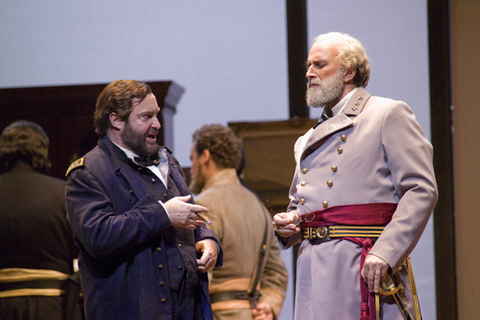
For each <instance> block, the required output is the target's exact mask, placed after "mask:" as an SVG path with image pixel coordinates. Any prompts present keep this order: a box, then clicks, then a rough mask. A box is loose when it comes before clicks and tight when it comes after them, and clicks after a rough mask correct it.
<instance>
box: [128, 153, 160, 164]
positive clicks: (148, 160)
mask: <svg viewBox="0 0 480 320" xmlns="http://www.w3.org/2000/svg"><path fill="white" fill-rule="evenodd" d="M133 160H135V162H136V163H138V164H139V165H141V166H144V167H148V166H154V165H155V166H156V165H158V163H159V161H158V154H154V155H152V156H150V157H134V158H133Z"/></svg>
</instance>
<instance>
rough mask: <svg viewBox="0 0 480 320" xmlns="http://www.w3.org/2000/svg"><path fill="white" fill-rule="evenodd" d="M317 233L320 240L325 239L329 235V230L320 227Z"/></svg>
mask: <svg viewBox="0 0 480 320" xmlns="http://www.w3.org/2000/svg"><path fill="white" fill-rule="evenodd" d="M315 233H316V234H317V237H318V238H320V239H323V238H325V237H326V236H327V235H328V228H327V227H318V228H317V229H316V230H315Z"/></svg>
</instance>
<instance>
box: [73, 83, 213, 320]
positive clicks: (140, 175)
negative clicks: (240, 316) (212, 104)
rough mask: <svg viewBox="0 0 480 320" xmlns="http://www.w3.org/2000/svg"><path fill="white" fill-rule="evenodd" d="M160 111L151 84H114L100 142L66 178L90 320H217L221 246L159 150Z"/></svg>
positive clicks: (103, 109)
mask: <svg viewBox="0 0 480 320" xmlns="http://www.w3.org/2000/svg"><path fill="white" fill-rule="evenodd" d="M159 111H160V108H159V107H158V104H157V101H156V98H155V96H154V95H153V93H152V91H151V88H150V86H148V85H147V84H146V83H144V82H141V81H135V80H117V81H114V82H112V83H111V84H109V85H108V86H107V87H106V88H105V89H104V90H103V91H102V93H101V94H100V96H99V97H98V100H97V104H96V110H95V115H94V123H95V128H96V132H97V133H98V134H99V135H100V140H99V142H98V145H97V146H96V147H95V148H94V149H93V150H92V151H90V152H89V153H87V154H86V155H85V156H84V157H83V158H81V159H79V160H77V161H75V162H74V163H73V164H72V165H71V166H70V168H69V170H68V172H67V176H68V181H67V187H66V195H67V209H68V219H69V221H70V223H71V225H72V229H73V233H74V236H75V241H76V244H77V245H78V246H79V248H80V257H79V267H80V272H81V276H82V283H83V293H84V299H85V310H86V316H87V319H89V320H90V319H93V320H95V319H116V320H117V319H126V320H127V319H128V320H132V319H184V320H200V319H213V315H212V309H211V304H210V300H209V294H208V279H207V274H206V273H205V272H206V271H208V270H209V269H211V268H213V267H215V266H221V264H222V252H221V249H220V245H219V243H220V242H219V240H218V238H217V236H216V234H215V233H214V232H213V231H211V230H208V229H207V228H206V227H205V225H204V224H203V221H202V220H201V219H200V218H199V217H198V216H197V213H200V212H207V209H206V208H204V207H202V206H199V205H195V204H194V203H193V200H192V199H191V194H190V191H189V190H188V187H187V185H186V182H185V177H184V174H183V171H182V168H181V167H180V165H179V163H178V161H177V160H176V159H175V158H174V157H173V156H172V155H171V153H170V151H169V149H167V148H166V147H160V146H158V144H157V140H156V136H157V134H158V132H159V130H160V123H159V121H158V119H157V114H158V112H159ZM197 257H198V259H197Z"/></svg>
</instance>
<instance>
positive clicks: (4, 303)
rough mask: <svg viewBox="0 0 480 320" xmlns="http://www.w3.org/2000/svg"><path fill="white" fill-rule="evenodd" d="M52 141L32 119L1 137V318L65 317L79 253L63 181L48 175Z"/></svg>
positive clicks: (11, 319)
mask: <svg viewBox="0 0 480 320" xmlns="http://www.w3.org/2000/svg"><path fill="white" fill-rule="evenodd" d="M48 143H49V140H48V137H47V135H46V134H45V132H44V131H43V129H42V128H41V127H40V126H39V125H37V124H35V123H32V122H29V121H17V122H14V123H12V124H11V125H9V126H8V127H7V128H6V129H5V130H4V131H3V132H2V135H1V137H0V315H1V316H0V317H1V319H7V320H13V319H48V320H57V319H58V320H60V319H64V312H65V310H64V304H65V295H64V293H63V290H64V289H65V281H66V279H67V278H68V277H69V276H70V275H71V274H72V273H73V271H74V270H73V261H74V259H75V258H76V257H77V254H78V249H77V248H76V247H75V245H74V243H73V237H72V231H71V229H70V226H69V224H68V222H67V220H66V204H65V192H64V189H65V182H64V181H62V180H60V179H56V178H53V177H50V176H48V175H46V172H47V169H48V167H49V162H48ZM77 297H78V295H77ZM76 307H77V308H76V314H75V317H78V316H80V308H78V305H77V306H76ZM69 319H72V318H71V317H69Z"/></svg>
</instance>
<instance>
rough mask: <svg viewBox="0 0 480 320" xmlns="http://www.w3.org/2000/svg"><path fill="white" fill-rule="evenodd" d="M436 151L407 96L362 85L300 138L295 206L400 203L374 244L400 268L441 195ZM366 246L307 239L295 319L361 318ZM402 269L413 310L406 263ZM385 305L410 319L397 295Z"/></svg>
mask: <svg viewBox="0 0 480 320" xmlns="http://www.w3.org/2000/svg"><path fill="white" fill-rule="evenodd" d="M432 156H433V148H432V145H431V144H430V142H429V141H428V140H427V138H426V137H425V134H424V133H423V131H422V129H421V127H420V125H419V124H418V122H417V121H416V119H415V115H414V114H413V112H412V110H411V109H410V107H409V106H408V105H407V104H406V103H404V102H402V101H394V100H391V99H386V98H381V97H376V96H372V95H371V94H369V93H368V92H367V91H366V90H365V89H364V88H357V89H356V91H355V92H354V93H353V95H352V96H351V97H350V99H349V101H348V102H347V104H346V106H345V108H344V111H343V112H342V113H341V114H338V115H337V116H335V117H333V118H330V119H328V120H326V121H324V122H323V123H321V124H320V125H318V126H317V127H316V128H315V129H311V130H310V131H308V132H307V133H306V134H305V135H304V136H302V137H300V138H299V139H298V140H297V142H296V144H295V159H296V169H295V175H294V178H293V181H292V185H291V189H290V192H291V193H290V199H291V202H290V205H289V208H288V211H297V213H298V214H303V213H307V212H310V211H315V210H319V209H323V208H325V207H331V206H337V205H348V204H363V203H380V202H388V203H398V206H397V209H396V211H395V213H394V215H393V218H392V221H391V222H390V223H389V224H388V225H387V226H386V228H385V230H384V231H383V233H382V235H381V236H380V238H379V239H378V241H377V242H376V243H375V245H374V246H373V248H372V250H371V251H370V253H371V254H374V255H376V256H378V257H380V258H382V259H383V260H385V261H386V262H387V263H388V264H389V265H390V267H391V268H392V270H393V271H394V272H395V271H396V270H397V269H398V268H399V266H400V265H401V264H402V263H403V262H404V261H405V259H406V258H407V256H408V255H409V254H410V253H411V252H412V250H413V249H414V247H415V245H416V244H417V242H418V240H419V238H420V236H421V234H422V232H423V230H424V228H425V226H426V224H427V222H428V219H429V217H430V215H431V212H432V211H433V208H434V206H435V204H436V201H437V191H436V182H435V176H434V171H433V165H432ZM300 202H301V203H303V204H300ZM301 240H302V239H301V234H296V235H294V236H292V237H291V238H290V240H289V241H288V243H286V244H285V243H284V244H282V245H283V247H284V248H288V247H290V246H292V245H294V244H295V243H298V242H300V241H301ZM360 253H361V248H360V247H359V246H357V245H356V244H354V243H352V242H350V241H347V240H332V241H328V242H324V243H321V244H319V245H311V244H310V242H309V241H303V242H302V244H301V246H300V250H299V255H298V262H297V263H298V266H297V286H296V290H297V292H296V308H295V310H296V311H295V312H296V314H295V319H297V320H300V319H301V320H308V319H358V318H359V316H360V304H361V295H360V284H359V281H360V280H359V272H360ZM413 264H414V262H413ZM399 272H400V273H401V276H402V278H403V279H404V285H405V286H406V294H407V298H408V302H407V304H408V309H409V312H410V314H411V315H412V317H414V311H413V303H412V299H411V294H410V285H409V283H408V278H406V276H407V275H406V272H405V268H403V269H402V270H400V271H399ZM382 309H383V317H384V319H403V317H402V316H401V314H400V313H399V311H398V307H397V306H396V305H395V304H394V303H393V301H391V300H388V299H387V300H385V301H384V303H383V304H382Z"/></svg>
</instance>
